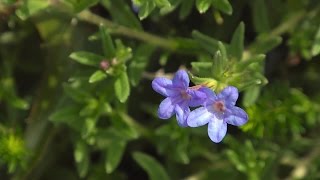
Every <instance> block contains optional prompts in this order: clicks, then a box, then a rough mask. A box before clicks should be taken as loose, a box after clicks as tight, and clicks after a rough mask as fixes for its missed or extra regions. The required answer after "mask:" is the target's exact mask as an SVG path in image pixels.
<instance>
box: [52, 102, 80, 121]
mask: <svg viewBox="0 0 320 180" xmlns="http://www.w3.org/2000/svg"><path fill="white" fill-rule="evenodd" d="M79 110H80V109H79V108H78V107H76V106H68V107H63V108H59V109H58V110H56V111H55V112H54V113H53V114H51V115H50V117H49V119H50V121H53V122H67V121H71V120H73V119H75V118H78V117H79Z"/></svg>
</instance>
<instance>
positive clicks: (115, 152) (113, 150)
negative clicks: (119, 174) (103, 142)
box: [105, 140, 126, 174]
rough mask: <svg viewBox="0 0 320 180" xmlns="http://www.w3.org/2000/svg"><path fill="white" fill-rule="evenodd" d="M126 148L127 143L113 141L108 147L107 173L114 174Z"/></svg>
mask: <svg viewBox="0 0 320 180" xmlns="http://www.w3.org/2000/svg"><path fill="white" fill-rule="evenodd" d="M125 147H126V142H125V141H118V140H116V141H113V142H112V143H111V145H110V146H109V147H108V151H107V159H106V165H105V167H106V171H107V173H108V174H109V173H112V172H113V171H114V170H115V169H116V168H117V167H118V165H119V163H120V161H121V159H122V156H123V152H124V150H125Z"/></svg>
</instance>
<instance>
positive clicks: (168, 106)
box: [158, 97, 175, 119]
mask: <svg viewBox="0 0 320 180" xmlns="http://www.w3.org/2000/svg"><path fill="white" fill-rule="evenodd" d="M174 106H175V105H174V104H172V101H171V98H170V97H168V98H166V99H164V100H163V101H162V102H161V103H160V106H159V109H158V116H159V118H161V119H169V118H170V117H171V116H172V115H173V114H174Z"/></svg>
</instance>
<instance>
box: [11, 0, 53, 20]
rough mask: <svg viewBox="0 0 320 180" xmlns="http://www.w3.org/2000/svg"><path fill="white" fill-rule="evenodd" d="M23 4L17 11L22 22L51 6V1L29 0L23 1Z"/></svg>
mask: <svg viewBox="0 0 320 180" xmlns="http://www.w3.org/2000/svg"><path fill="white" fill-rule="evenodd" d="M21 3H22V5H21V6H20V8H19V9H18V10H17V11H16V14H17V16H18V17H19V18H20V19H22V20H26V19H27V18H28V17H30V16H32V15H34V14H36V13H38V12H39V11H41V10H43V9H45V8H47V7H48V6H49V5H50V4H49V3H50V1H44V0H28V1H22V2H21Z"/></svg>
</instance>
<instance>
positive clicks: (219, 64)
mask: <svg viewBox="0 0 320 180" xmlns="http://www.w3.org/2000/svg"><path fill="white" fill-rule="evenodd" d="M224 64H225V63H224V60H223V57H222V55H221V51H217V52H216V54H215V56H214V59H213V63H212V71H211V74H212V75H213V77H214V78H216V79H218V80H219V79H220V78H221V76H222V73H223V71H224Z"/></svg>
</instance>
